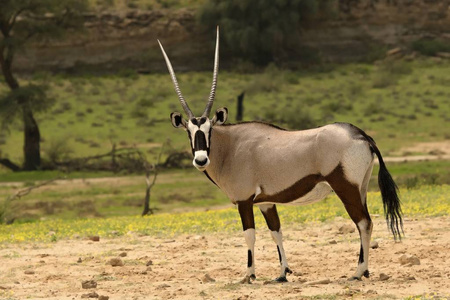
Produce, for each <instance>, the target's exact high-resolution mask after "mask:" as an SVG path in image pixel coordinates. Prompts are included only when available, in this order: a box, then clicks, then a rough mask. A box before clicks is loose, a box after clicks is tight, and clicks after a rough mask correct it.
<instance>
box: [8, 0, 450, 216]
mask: <svg viewBox="0 0 450 300" xmlns="http://www.w3.org/2000/svg"><path fill="white" fill-rule="evenodd" d="M447 14H448V3H447V2H446V1H431V2H430V1H428V2H424V1H418V0H413V1H411V0H410V1H384V0H379V1H373V0H352V1H350V0H320V1H314V0H297V1H293V0H292V1H288V0H276V1H256V0H242V1H224V0H85V1H72V0H64V1H56V0H39V1H31V0H14V1H13V0H4V1H3V2H2V9H1V11H0V29H1V32H2V34H1V35H0V53H1V57H0V58H1V60H0V62H1V63H2V74H3V76H1V77H0V117H1V121H2V130H1V131H0V162H1V163H2V166H0V182H1V183H0V203H1V202H2V200H4V199H7V198H8V197H9V196H10V195H12V194H14V193H15V192H16V191H17V190H20V189H23V188H27V187H32V186H34V185H36V184H38V183H39V182H41V181H42V180H46V179H51V178H55V177H57V176H65V177H67V178H69V179H71V180H72V179H76V178H79V180H80V181H76V180H75V181H69V180H62V181H63V182H66V183H65V184H61V183H58V184H56V183H53V184H52V185H50V186H48V187H43V188H41V189H39V190H36V191H34V192H32V193H31V194H30V195H28V196H26V197H24V198H22V199H20V200H17V201H14V205H12V206H10V207H9V208H8V209H9V211H10V215H11V216H10V217H9V218H10V219H17V220H34V219H38V218H40V217H42V216H46V215H47V216H59V217H61V216H70V217H76V216H83V217H90V216H97V217H99V216H114V215H120V214H138V213H139V212H140V210H141V206H142V199H143V195H144V191H145V180H144V176H143V174H144V173H145V171H149V170H146V166H148V165H151V164H152V163H156V160H157V157H158V154H159V152H160V149H161V146H162V144H165V147H164V151H163V154H162V158H161V161H160V162H159V163H158V164H157V166H158V168H159V170H161V172H162V175H161V177H160V180H161V182H160V183H159V184H157V185H156V186H155V188H154V192H152V201H153V202H152V207H155V206H157V208H158V209H160V210H161V211H173V210H176V209H181V210H183V209H189V208H195V207H205V206H207V207H209V206H213V205H223V204H224V203H227V200H226V199H225V196H224V195H223V194H222V193H221V192H220V191H218V190H217V189H216V188H215V186H213V185H210V183H209V182H208V181H207V179H205V178H203V177H202V176H203V175H201V174H197V173H196V172H195V171H194V170H190V168H191V162H190V160H191V158H190V156H189V145H188V142H187V137H186V135H185V133H183V132H181V131H179V130H175V129H173V127H172V126H171V124H170V121H169V114H170V113H171V112H172V111H179V110H180V109H181V107H180V105H179V103H178V100H177V98H176V95H175V93H174V92H173V87H172V83H171V81H170V77H169V75H168V74H167V71H166V66H165V64H164V60H163V58H162V55H161V54H160V50H159V48H158V46H157V43H156V39H160V40H161V41H162V43H163V44H164V46H165V49H166V51H167V52H168V54H169V56H170V58H171V60H172V63H173V65H174V68H175V71H176V72H177V76H178V79H179V82H180V86H181V89H182V91H183V94H184V96H185V97H186V98H187V101H188V102H189V104H190V106H191V108H192V109H193V110H194V112H197V113H198V112H199V110H200V109H202V108H203V107H204V103H205V101H206V99H207V96H208V91H209V89H210V84H211V69H212V62H213V49H214V38H215V37H214V34H215V27H216V25H219V26H220V34H221V48H220V51H221V55H220V57H221V61H220V62H221V71H220V75H219V85H218V90H217V97H216V101H215V105H216V106H217V107H221V106H227V107H228V109H229V112H230V121H231V122H235V117H236V115H237V111H236V109H237V108H236V106H237V102H236V101H237V97H238V95H240V94H242V93H244V94H245V97H244V101H243V103H244V114H243V120H244V121H250V120H260V121H266V122H271V123H275V124H277V125H279V126H282V127H286V128H288V129H306V128H312V127H317V126H321V125H325V124H327V123H332V122H349V123H353V124H354V125H356V126H358V127H360V128H362V129H363V130H365V131H366V132H367V133H368V134H369V135H371V136H373V137H374V139H375V140H376V141H377V144H378V145H379V147H380V149H381V151H382V153H383V155H384V156H386V157H393V158H394V159H393V160H395V158H397V161H398V162H396V163H393V162H392V163H390V164H389V166H388V167H389V169H390V170H392V173H393V175H394V177H395V178H396V180H397V182H398V183H399V185H400V186H402V187H405V188H409V189H414V188H417V187H419V186H421V185H430V184H431V185H435V184H439V185H441V184H448V183H449V181H450V173H449V172H450V171H449V170H450V168H449V161H448V159H449V155H450V150H449V141H450V131H449V125H448V124H449V121H450V105H449V104H450V103H449V101H450V100H449V99H450V88H449V87H450V68H449V67H450V59H449V57H450V42H449V35H448V28H450V21H449V19H450V18H449V16H448V15H447ZM30 114H31V117H30ZM27 141H28V143H27ZM30 147H31V148H30ZM30 149H31V150H30ZM27 151H28V152H27ZM27 155H29V156H28V157H29V159H28V160H27ZM419 156H420V157H419ZM410 157H415V158H413V160H416V159H419V158H421V160H422V161H419V162H403V160H405V159H410ZM423 160H425V161H423ZM144 162H147V163H148V164H144ZM13 170H14V171H15V172H13ZM24 170H35V171H33V172H25V171H24ZM150 171H151V172H154V171H155V169H152V170H150ZM374 172H375V173H376V171H374ZM92 178H94V179H95V180H94V179H92ZM114 178H120V180H119V181H115V179H114ZM139 178H140V179H139ZM192 178H195V179H192ZM139 180H142V182H139ZM68 182H70V183H68ZM75 187H76V188H75ZM371 188H372V189H376V184H375V181H374V182H373V183H371ZM1 209H2V208H0V210H1ZM156 211H158V210H156ZM0 217H1V212H0Z"/></svg>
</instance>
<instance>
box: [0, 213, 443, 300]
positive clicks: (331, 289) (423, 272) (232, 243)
mask: <svg viewBox="0 0 450 300" xmlns="http://www.w3.org/2000/svg"><path fill="white" fill-rule="evenodd" d="M236 218H238V216H236ZM343 224H351V221H349V220H344V219H342V218H337V219H336V220H334V221H332V222H327V223H318V224H306V225H305V224H297V225H289V226H285V227H284V234H285V249H286V253H287V256H288V261H289V264H290V267H291V269H292V270H293V271H294V274H293V275H290V276H288V280H289V281H290V282H288V283H283V284H268V285H264V284H263V283H264V281H266V280H269V279H274V278H275V277H277V276H278V275H279V274H278V272H279V263H278V254H277V251H276V246H275V245H274V243H273V241H272V239H271V237H270V234H269V232H268V230H267V229H265V228H259V229H257V241H256V248H255V256H256V258H255V259H256V276H257V280H256V281H255V282H254V283H253V284H251V285H241V284H237V282H238V281H239V280H241V279H242V278H243V276H244V275H245V269H246V259H247V249H246V247H245V246H244V245H245V241H244V238H243V236H242V233H231V234H223V233H220V234H205V235H203V236H194V235H182V236H178V237H175V238H157V237H149V236H138V235H127V236H123V237H118V238H114V239H103V238H100V241H99V242H93V241H89V240H63V241H58V242H56V243H52V244H23V245H20V244H11V245H3V246H2V249H1V250H0V260H1V264H0V298H2V296H3V297H5V298H6V296H7V295H12V296H11V299H25V298H27V299H37V298H39V299H81V296H82V295H84V294H88V293H89V292H93V291H95V292H96V293H97V294H98V295H100V296H109V299H133V300H134V299H302V298H305V297H308V296H318V298H321V297H323V295H335V296H336V297H337V298H339V299H340V298H342V299H343V298H351V297H353V298H356V299H371V298H378V299H380V298H386V297H391V296H393V297H398V298H402V297H406V296H410V295H422V294H431V293H433V292H434V293H437V294H438V295H439V296H441V297H450V217H448V216H446V217H439V218H424V219H419V220H418V219H405V233H406V238H405V239H404V240H403V241H402V242H401V243H395V242H394V241H393V240H392V238H391V236H390V235H389V233H388V232H387V229H386V224H385V223H384V220H383V218H379V217H378V218H376V219H375V227H374V234H373V239H374V240H376V241H378V243H379V248H377V249H371V252H370V271H371V277H370V278H369V279H366V278H364V279H363V280H362V281H356V282H348V281H347V277H348V276H350V275H351V274H352V273H353V272H354V270H355V268H356V263H357V260H358V253H359V238H358V234H357V232H354V233H348V234H338V228H339V227H340V226H342V225H343ZM403 254H407V255H415V256H417V257H418V258H419V260H420V265H408V264H407V265H401V264H400V261H399V258H400V256H401V255H403ZM118 257H120V259H121V260H122V261H123V262H124V266H117V267H112V266H111V265H108V264H107V263H108V261H110V260H111V258H118ZM147 265H148V266H147ZM26 273H30V274H26ZM381 273H385V274H386V275H388V276H389V277H390V278H389V279H387V280H385V281H381V280H380V279H379V278H380V274H381ZM205 274H208V275H209V276H210V277H211V278H212V279H214V280H215V281H214V282H205V283H203V282H202V278H203V277H204V276H205ZM91 279H93V280H95V281H96V282H97V287H96V288H93V289H83V288H82V285H81V283H82V281H84V280H91ZM324 279H328V280H329V281H330V282H329V283H327V284H309V283H308V282H312V281H318V280H324Z"/></svg>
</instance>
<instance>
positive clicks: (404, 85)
mask: <svg viewBox="0 0 450 300" xmlns="http://www.w3.org/2000/svg"><path fill="white" fill-rule="evenodd" d="M179 67H182V66H179ZM449 67H450V62H448V61H444V62H441V63H435V62H433V61H432V60H427V59H423V60H418V61H415V62H404V61H399V62H385V63H383V64H381V65H379V66H373V65H365V64H351V65H342V66H336V67H334V68H333V69H331V70H328V71H326V72H321V71H298V72H293V71H281V70H277V69H276V68H274V67H269V68H268V69H267V70H266V71H265V72H263V73H256V74H239V73H234V72H221V74H220V78H219V85H218V90H217V98H216V101H215V107H221V106H227V107H228V108H229V112H230V115H229V121H231V122H234V119H235V116H236V109H235V107H236V97H237V95H239V94H240V93H241V92H242V91H244V90H245V91H247V93H246V96H245V100H244V105H245V115H244V118H245V120H267V121H274V122H275V123H277V124H278V125H281V126H284V127H288V128H297V129H298V128H302V127H303V126H304V125H306V127H311V126H319V125H324V124H327V123H332V122H349V123H353V124H355V125H356V126H358V127H360V128H362V129H363V130H365V131H366V132H367V133H368V134H370V135H371V136H372V137H374V138H375V140H376V141H377V144H378V145H379V147H380V149H381V151H382V153H383V155H385V156H388V155H392V154H393V153H394V152H395V151H397V152H398V150H400V149H401V148H402V147H405V146H408V145H412V144H415V143H418V142H427V141H440V140H445V139H448V138H450V136H449V133H448V130H446V129H447V128H448V126H447V125H448V123H449V120H450V105H449V101H450V100H449V99H450V88H449V87H450V72H449V69H450V68H449ZM34 78H35V82H39V80H41V79H40V78H45V80H47V81H48V82H49V83H50V90H49V94H50V96H51V97H53V98H55V99H57V101H56V104H55V105H54V107H53V108H52V109H50V110H49V111H48V112H46V113H41V114H39V115H37V120H38V123H39V125H40V129H41V135H42V138H43V141H42V145H41V149H42V155H43V157H44V159H47V160H48V159H49V157H50V156H51V155H52V153H55V149H56V148H58V145H64V146H65V147H60V148H58V149H59V150H57V151H59V152H61V153H59V154H60V156H66V157H83V156H88V155H95V154H100V153H107V152H108V151H110V150H111V147H112V143H115V144H117V145H118V146H119V147H137V148H139V149H141V150H142V151H143V152H144V153H146V155H147V156H148V157H149V159H150V160H151V159H154V158H155V157H156V155H157V153H158V151H159V147H160V145H161V144H162V143H163V142H165V141H166V140H167V139H169V140H170V141H171V142H170V146H169V147H168V148H167V149H175V150H181V149H183V150H188V148H189V143H188V139H187V136H186V133H185V132H183V131H182V130H177V129H174V128H173V127H172V126H171V124H170V120H169V115H170V113H171V112H172V111H180V110H182V109H181V106H180V104H179V102H178V99H177V97H176V94H175V93H174V91H173V87H172V82H171V80H170V77H169V75H168V74H151V75H136V74H135V75H130V74H128V77H120V76H88V75H86V76H77V77H71V76H56V75H55V76H39V75H36V76H34ZM380 78H383V80H385V81H386V82H384V83H380V82H378V80H380ZM178 79H179V82H180V86H181V89H182V92H183V94H184V96H185V98H186V99H187V100H188V102H189V104H190V106H191V108H192V109H193V111H194V112H195V113H197V114H198V113H200V112H201V111H203V108H204V105H205V103H206V97H207V95H208V93H209V90H210V84H211V83H210V81H211V74H210V72H200V73H199V72H188V73H181V72H179V73H178ZM21 81H22V83H26V81H27V80H24V79H22V80H21ZM2 91H3V92H6V91H7V90H6V87H5V86H4V85H0V92H2ZM22 144H23V135H22V124H21V122H20V120H16V121H15V122H14V123H13V124H11V125H10V132H7V131H3V132H0V153H1V157H3V158H10V159H11V160H12V161H15V162H19V163H20V162H21V161H22V160H23V158H22ZM166 154H167V153H166ZM400 154H401V153H400Z"/></svg>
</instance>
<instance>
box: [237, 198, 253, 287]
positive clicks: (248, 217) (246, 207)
mask: <svg viewBox="0 0 450 300" xmlns="http://www.w3.org/2000/svg"><path fill="white" fill-rule="evenodd" d="M237 205H238V210H239V215H240V216H241V221H242V227H243V229H244V237H245V242H246V243H247V248H248V250H247V253H248V259H247V275H246V276H245V278H244V279H243V280H242V281H241V283H251V281H250V280H255V279H256V276H255V255H254V253H255V218H254V215H253V201H251V200H247V201H239V202H237Z"/></svg>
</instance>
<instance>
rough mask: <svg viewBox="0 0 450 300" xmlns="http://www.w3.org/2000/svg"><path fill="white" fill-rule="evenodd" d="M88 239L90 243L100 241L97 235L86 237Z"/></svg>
mask: <svg viewBox="0 0 450 300" xmlns="http://www.w3.org/2000/svg"><path fill="white" fill-rule="evenodd" d="M88 239H90V240H91V241H94V242H99V241H100V237H99V236H98V235H92V236H90V237H88Z"/></svg>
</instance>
